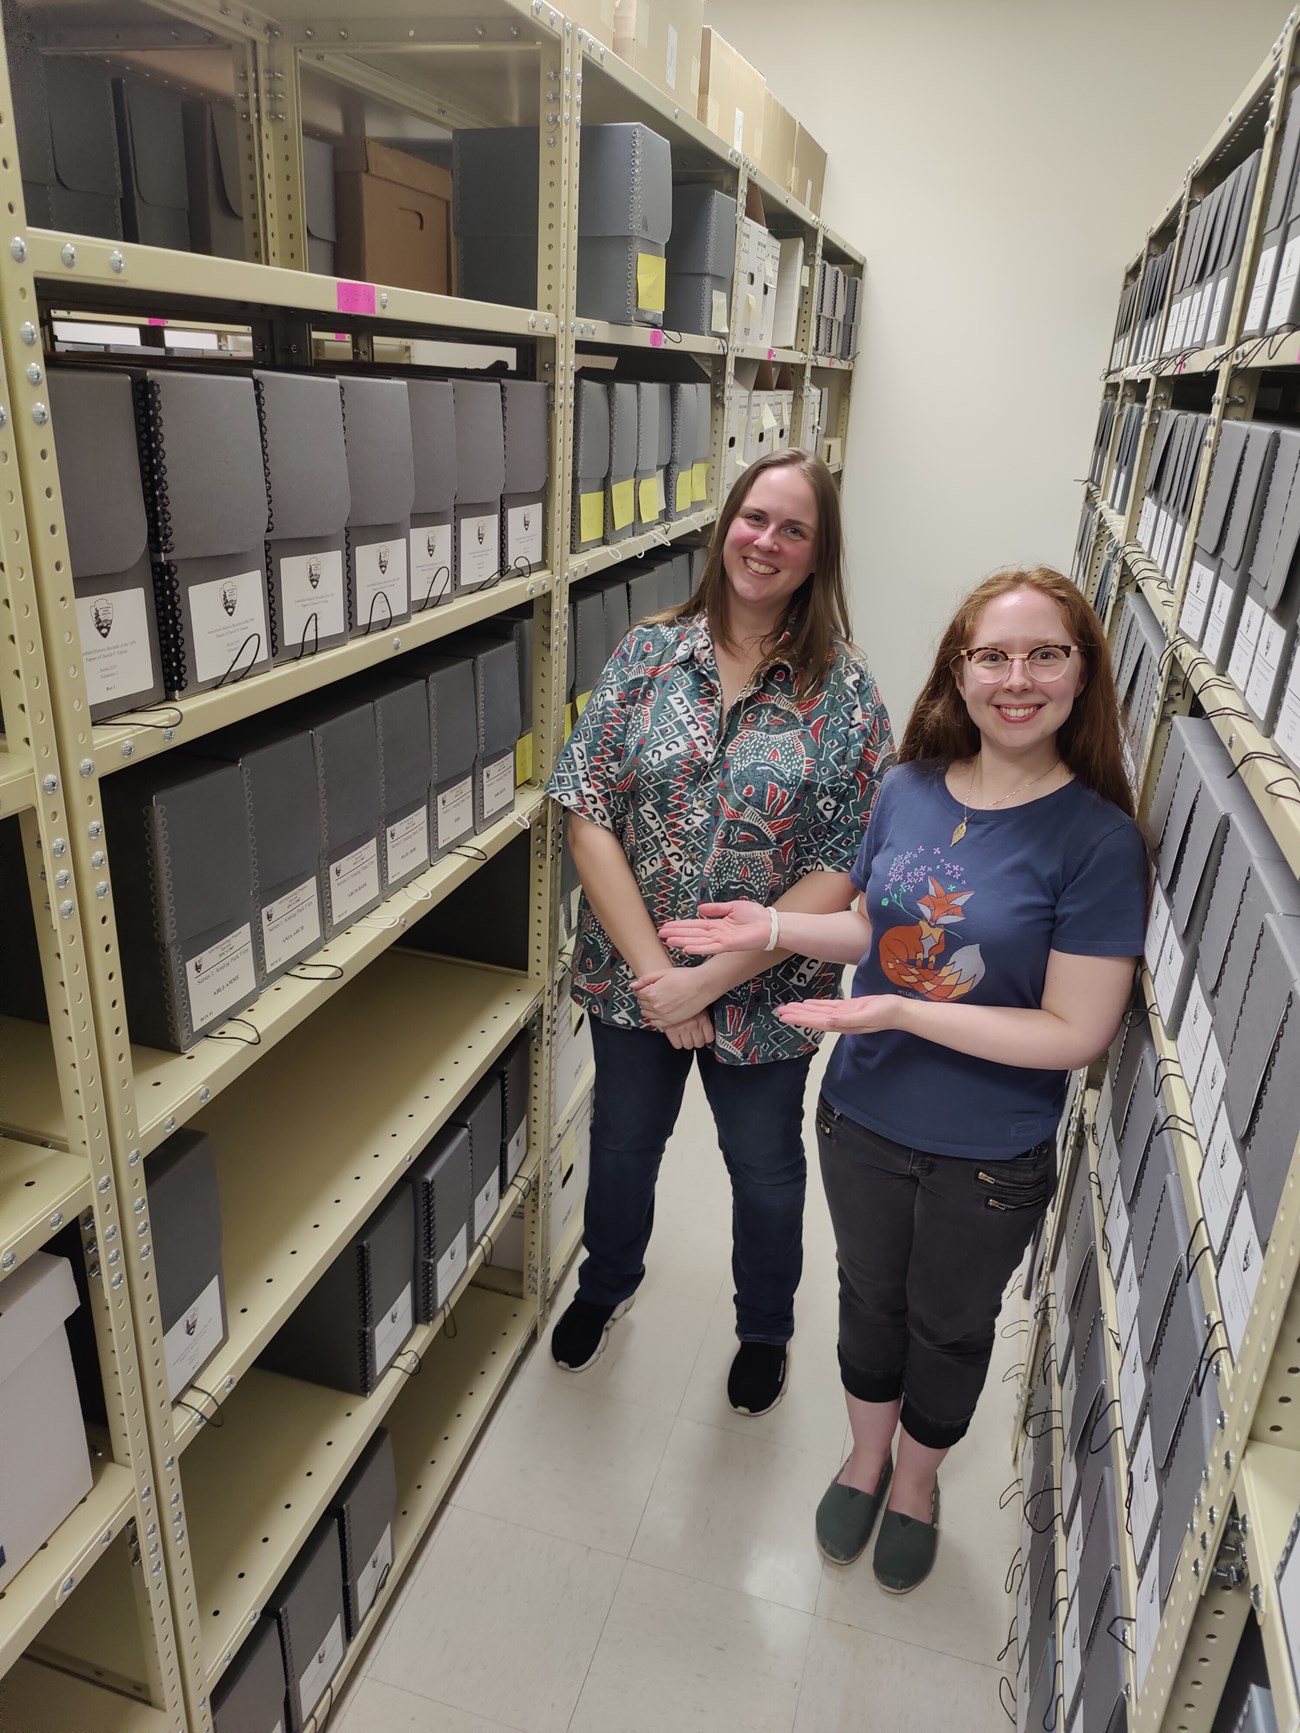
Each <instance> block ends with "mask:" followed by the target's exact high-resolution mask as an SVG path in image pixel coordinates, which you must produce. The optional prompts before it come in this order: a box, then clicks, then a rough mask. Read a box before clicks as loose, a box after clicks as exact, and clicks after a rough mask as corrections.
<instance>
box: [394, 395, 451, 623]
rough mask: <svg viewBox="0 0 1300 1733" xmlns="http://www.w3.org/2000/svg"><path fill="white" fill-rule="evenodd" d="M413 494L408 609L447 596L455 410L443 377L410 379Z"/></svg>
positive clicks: (432, 605) (428, 605)
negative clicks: (413, 469) (413, 473)
mask: <svg viewBox="0 0 1300 1733" xmlns="http://www.w3.org/2000/svg"><path fill="white" fill-rule="evenodd" d="M406 394H407V398H408V402H409V408H410V412H411V446H412V453H413V457H414V464H415V498H414V501H413V504H412V508H411V607H412V608H413V609H414V610H416V611H417V612H418V611H420V610H422V609H424V608H435V607H437V605H438V603H439V602H442V601H445V599H446V598H447V597H448V596H449V595H450V594H451V589H452V576H453V572H452V568H453V565H454V560H453V557H452V550H451V526H452V513H453V508H454V507H455V504H456V410H455V393H454V391H453V389H452V384H451V381H450V380H449V379H411V380H409V381H408V382H407V387H406Z"/></svg>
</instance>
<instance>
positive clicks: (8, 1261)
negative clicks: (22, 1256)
mask: <svg viewBox="0 0 1300 1733" xmlns="http://www.w3.org/2000/svg"><path fill="white" fill-rule="evenodd" d="M17 1262H18V1253H17V1252H6V1253H5V1254H4V1256H3V1257H0V1270H3V1271H4V1272H5V1274H6V1275H8V1274H9V1272H10V1270H12V1269H13V1267H14V1265H15V1264H16V1263H17Z"/></svg>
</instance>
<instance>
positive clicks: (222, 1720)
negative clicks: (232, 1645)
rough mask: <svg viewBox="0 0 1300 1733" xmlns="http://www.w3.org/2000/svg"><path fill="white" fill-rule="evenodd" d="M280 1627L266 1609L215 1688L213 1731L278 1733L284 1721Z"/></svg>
mask: <svg viewBox="0 0 1300 1733" xmlns="http://www.w3.org/2000/svg"><path fill="white" fill-rule="evenodd" d="M284 1698H285V1685H284V1657H283V1655H282V1654H281V1652H280V1631H279V1627H278V1626H277V1624H276V1622H275V1620H274V1619H272V1618H268V1617H267V1616H266V1614H265V1613H263V1615H262V1617H261V1618H260V1619H258V1621H257V1623H256V1624H255V1625H254V1626H253V1629H252V1631H251V1632H250V1634H249V1635H248V1636H247V1637H246V1638H245V1640H244V1643H243V1646H242V1647H241V1648H240V1650H239V1653H238V1654H237V1655H236V1656H235V1658H234V1660H233V1661H232V1662H231V1663H230V1665H229V1666H228V1667H227V1668H226V1670H225V1672H224V1673H223V1674H222V1675H221V1678H220V1680H219V1681H218V1683H217V1684H216V1685H215V1686H214V1687H213V1691H212V1726H213V1733H276V1728H277V1727H278V1728H281V1729H283V1725H284Z"/></svg>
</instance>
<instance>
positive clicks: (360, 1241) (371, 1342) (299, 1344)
mask: <svg viewBox="0 0 1300 1733" xmlns="http://www.w3.org/2000/svg"><path fill="white" fill-rule="evenodd" d="M414 1251H415V1206H414V1204H413V1202H412V1199H411V1188H410V1187H409V1186H408V1185H404V1184H402V1183H401V1182H400V1181H399V1183H398V1184H397V1185H395V1186H394V1187H393V1189H392V1191H390V1192H389V1194H388V1196H387V1197H386V1198H385V1199H384V1201H383V1202H382V1203H381V1204H380V1205H379V1208H378V1209H377V1210H375V1212H374V1214H373V1215H372V1216H371V1217H370V1219H369V1221H367V1222H366V1223H365V1225H364V1226H363V1227H362V1228H360V1229H359V1230H358V1232H357V1233H356V1235H355V1236H354V1237H353V1238H352V1239H351V1240H350V1241H349V1242H348V1244H347V1245H346V1246H344V1248H343V1250H342V1251H341V1252H340V1253H339V1255H338V1256H337V1257H336V1258H335V1260H334V1262H333V1263H332V1264H331V1265H330V1267H329V1268H328V1269H327V1270H326V1272H325V1274H324V1275H323V1276H322V1277H321V1278H320V1280H319V1281H318V1282H317V1283H316V1286H315V1287H314V1288H313V1289H312V1290H311V1292H310V1293H309V1294H307V1295H306V1296H305V1297H304V1298H303V1299H302V1300H301V1301H300V1302H299V1304H298V1308H297V1310H296V1311H295V1312H294V1313H293V1314H292V1315H291V1316H290V1317H289V1318H288V1319H287V1320H286V1321H285V1323H284V1324H282V1325H281V1327H280V1329H279V1330H278V1332H277V1333H276V1334H275V1336H273V1337H272V1339H271V1340H270V1342H268V1343H267V1345H266V1347H265V1348H264V1349H263V1350H262V1353H261V1354H260V1355H259V1357H258V1361H259V1364H260V1365H263V1366H267V1367H269V1368H270V1369H271V1370H272V1371H273V1372H283V1373H285V1374H287V1375H288V1376H289V1377H290V1378H303V1379H305V1380H306V1381H307V1382H308V1383H310V1384H324V1385H327V1386H328V1387H329V1388H330V1389H331V1390H345V1391H347V1392H348V1393H349V1394H350V1395H353V1396H369V1395H370V1393H371V1391H372V1390H374V1389H375V1387H376V1386H377V1385H378V1383H379V1381H380V1379H381V1378H382V1377H383V1376H384V1373H385V1372H387V1370H388V1368H389V1367H390V1366H391V1365H392V1363H393V1361H394V1360H395V1359H396V1357H397V1355H398V1353H399V1352H400V1350H401V1349H402V1347H403V1346H404V1345H405V1342H406V1338H407V1337H408V1336H409V1335H410V1333H411V1328H412V1325H413V1323H414V1312H413V1294H412V1286H411V1268H412V1266H411V1259H412V1256H413V1254H414Z"/></svg>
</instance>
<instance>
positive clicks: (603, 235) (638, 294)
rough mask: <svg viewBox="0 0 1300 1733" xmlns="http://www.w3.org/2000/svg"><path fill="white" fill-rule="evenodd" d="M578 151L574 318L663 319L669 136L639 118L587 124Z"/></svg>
mask: <svg viewBox="0 0 1300 1733" xmlns="http://www.w3.org/2000/svg"><path fill="white" fill-rule="evenodd" d="M581 153H582V154H581V163H580V168H579V192H578V283H577V311H578V317H579V318H581V319H608V320H611V321H612V322H613V323H615V324H624V325H626V324H639V325H662V324H663V309H664V282H665V266H664V263H663V260H664V248H665V244H666V242H667V240H668V237H669V234H670V233H671V231H672V223H673V209H672V199H673V188H672V178H673V176H672V155H671V152H670V150H669V147H668V140H667V139H666V138H661V137H660V136H659V134H658V133H656V132H651V130H650V128H649V127H647V126H642V125H640V124H639V123H638V122H629V123H622V124H618V125H613V126H587V127H584V128H583V130H582V146H581Z"/></svg>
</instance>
